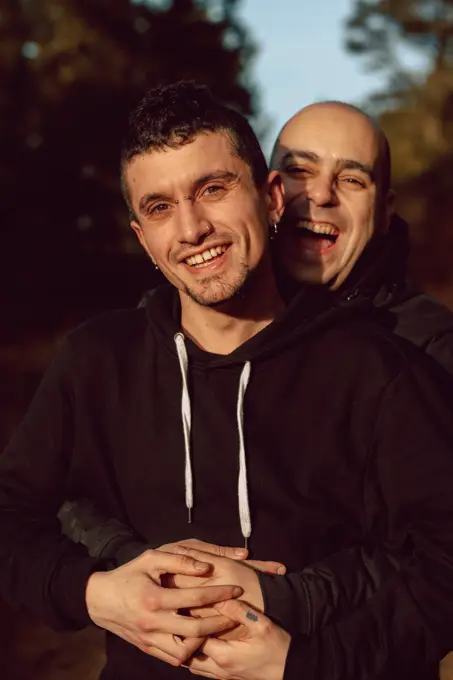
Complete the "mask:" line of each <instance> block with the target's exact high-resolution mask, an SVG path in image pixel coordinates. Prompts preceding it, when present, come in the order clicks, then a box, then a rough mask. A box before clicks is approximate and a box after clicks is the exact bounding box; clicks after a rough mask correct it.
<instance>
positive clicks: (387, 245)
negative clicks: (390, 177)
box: [338, 215, 453, 375]
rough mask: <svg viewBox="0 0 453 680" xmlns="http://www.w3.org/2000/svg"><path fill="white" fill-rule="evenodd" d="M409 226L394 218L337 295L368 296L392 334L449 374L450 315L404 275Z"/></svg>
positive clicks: (452, 367) (452, 357)
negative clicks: (407, 342)
mask: <svg viewBox="0 0 453 680" xmlns="http://www.w3.org/2000/svg"><path fill="white" fill-rule="evenodd" d="M408 257H409V237H408V226H407V223H406V222H405V221H404V220H403V219H401V217H399V216H398V215H395V216H394V217H393V219H392V221H391V224H390V229H389V231H388V233H387V234H385V235H383V236H377V237H375V238H373V239H372V240H371V241H370V242H369V243H368V245H367V247H366V248H365V250H364V251H363V253H362V255H361V257H360V258H359V260H358V261H357V263H356V265H355V267H354V268H353V270H352V272H351V274H350V275H349V276H348V278H347V280H346V281H345V283H344V284H343V286H342V287H341V288H340V290H339V291H338V294H339V295H340V297H343V296H344V295H345V294H360V295H361V296H367V297H369V298H370V299H371V300H372V301H373V304H374V305H375V307H376V308H378V309H380V310H381V311H382V312H386V315H387V320H386V323H387V325H388V327H389V328H391V329H392V330H393V332H394V333H396V335H399V336H401V337H402V338H406V339H407V340H410V342H413V343H414V344H415V345H417V346H418V347H420V348H421V349H423V350H424V351H425V352H426V353H427V354H429V355H430V356H432V357H433V359H435V360H436V361H437V362H438V363H439V364H440V365H441V366H442V367H443V368H445V369H446V370H447V371H448V372H449V373H450V374H452V375H453V314H452V312H451V311H450V310H449V309H447V308H446V307H444V306H443V305H441V304H440V303H439V302H437V301H436V300H433V299H432V298H431V297H430V296H428V295H426V294H425V293H422V292H421V291H420V290H419V289H417V287H416V286H415V285H414V283H413V282H411V280H410V277H409V275H408Z"/></svg>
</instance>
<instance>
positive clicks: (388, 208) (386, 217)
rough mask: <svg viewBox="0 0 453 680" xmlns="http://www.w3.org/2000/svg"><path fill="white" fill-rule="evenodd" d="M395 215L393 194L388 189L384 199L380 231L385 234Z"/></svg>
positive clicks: (391, 190)
mask: <svg viewBox="0 0 453 680" xmlns="http://www.w3.org/2000/svg"><path fill="white" fill-rule="evenodd" d="M394 214H395V192H394V191H393V189H390V190H389V191H388V193H387V196H386V197H385V198H384V206H383V210H382V230H383V233H384V234H386V233H387V232H388V230H389V227H390V222H391V221H392V217H393V215H394Z"/></svg>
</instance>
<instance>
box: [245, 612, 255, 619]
mask: <svg viewBox="0 0 453 680" xmlns="http://www.w3.org/2000/svg"><path fill="white" fill-rule="evenodd" d="M246 617H247V618H248V619H250V621H258V617H257V615H256V614H254V613H253V612H247V614H246Z"/></svg>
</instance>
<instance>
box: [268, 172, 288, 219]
mask: <svg viewBox="0 0 453 680" xmlns="http://www.w3.org/2000/svg"><path fill="white" fill-rule="evenodd" d="M266 199H267V206H268V210H269V217H270V218H271V220H272V222H275V223H276V224H278V223H279V222H280V220H281V217H282V215H283V211H284V209H285V189H284V186H283V180H282V178H281V175H280V173H279V172H277V170H272V172H270V173H269V175H268V178H267V180H266Z"/></svg>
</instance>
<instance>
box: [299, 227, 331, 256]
mask: <svg viewBox="0 0 453 680" xmlns="http://www.w3.org/2000/svg"><path fill="white" fill-rule="evenodd" d="M339 233H340V232H339V230H338V229H337V228H336V227H334V226H333V225H332V224H327V223H325V222H312V221H311V220H302V221H300V222H299V223H298V225H297V227H295V229H294V234H295V236H296V237H297V238H298V239H300V240H301V241H300V242H301V245H303V247H304V248H305V249H306V250H309V251H312V252H316V253H323V252H325V251H327V250H329V248H332V246H334V245H335V243H336V241H337V238H338V236H339Z"/></svg>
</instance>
